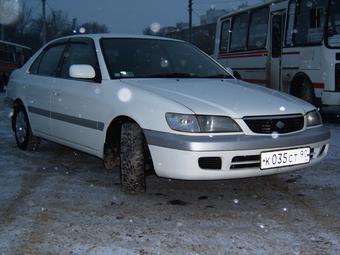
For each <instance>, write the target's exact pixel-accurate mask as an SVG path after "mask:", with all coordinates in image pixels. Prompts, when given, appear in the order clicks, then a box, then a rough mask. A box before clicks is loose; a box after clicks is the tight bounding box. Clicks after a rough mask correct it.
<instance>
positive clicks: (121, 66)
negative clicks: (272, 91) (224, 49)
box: [101, 38, 232, 79]
mask: <svg viewBox="0 0 340 255" xmlns="http://www.w3.org/2000/svg"><path fill="white" fill-rule="evenodd" d="M101 47H102V51H103V54H104V58H105V62H106V65H107V68H108V70H109V73H110V76H111V79H122V78H232V77H231V76H230V74H228V73H227V72H226V71H225V70H224V69H223V68H222V67H220V66H219V65H218V64H216V63H215V62H214V61H213V60H211V59H210V58H209V57H207V56H206V55H205V54H204V53H202V52H201V51H200V50H199V49H197V48H196V47H194V46H192V45H190V44H189V43H185V42H180V41H171V40H160V39H138V38H107V39H102V40H101Z"/></svg>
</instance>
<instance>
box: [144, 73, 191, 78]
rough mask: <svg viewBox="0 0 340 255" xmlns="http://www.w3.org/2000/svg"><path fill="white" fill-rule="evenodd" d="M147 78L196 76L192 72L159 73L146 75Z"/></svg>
mask: <svg viewBox="0 0 340 255" xmlns="http://www.w3.org/2000/svg"><path fill="white" fill-rule="evenodd" d="M145 77H147V78H196V77H197V76H196V75H194V74H192V73H157V74H150V75H148V76H145Z"/></svg>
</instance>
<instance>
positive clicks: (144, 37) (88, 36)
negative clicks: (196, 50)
mask: <svg viewBox="0 0 340 255" xmlns="http://www.w3.org/2000/svg"><path fill="white" fill-rule="evenodd" d="M71 38H91V39H93V40H95V41H97V40H100V39H102V38H129V39H153V40H165V41H178V42H181V40H177V39H172V38H167V37H160V36H151V35H133V34H109V33H107V34H77V35H69V36H64V37H60V38H57V39H54V40H52V41H51V42H49V43H48V44H50V43H53V42H58V41H59V40H65V39H71Z"/></svg>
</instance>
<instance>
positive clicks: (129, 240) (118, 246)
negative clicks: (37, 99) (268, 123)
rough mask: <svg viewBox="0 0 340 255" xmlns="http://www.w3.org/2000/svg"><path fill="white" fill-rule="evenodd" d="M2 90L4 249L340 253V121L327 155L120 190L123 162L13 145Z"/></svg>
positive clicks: (0, 245)
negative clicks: (279, 167)
mask: <svg viewBox="0 0 340 255" xmlns="http://www.w3.org/2000/svg"><path fill="white" fill-rule="evenodd" d="M3 98H4V96H3V95H0V254H340V158H339V157H340V124H339V123H327V124H326V125H327V126H328V127H329V128H330V129H331V131H332V139H331V149H330V152H329V155H328V158H327V159H326V160H325V161H324V162H323V163H322V164H320V165H318V166H316V167H312V168H307V169H304V170H301V171H297V172H293V173H289V174H281V175H274V176H267V177H261V178H249V179H241V180H225V181H208V182H194V181H174V180H168V179H161V178H158V177H156V176H149V177H148V178H147V185H148V190H147V192H146V194H143V195H135V196H129V195H126V194H123V193H122V192H121V191H120V186H119V172H118V169H117V170H116V171H113V172H107V171H105V170H104V169H103V167H102V163H101V161H100V160H99V159H97V158H95V157H92V156H89V155H87V154H84V153H81V152H78V151H74V150H72V149H69V148H66V147H63V146H60V145H57V144H54V143H51V142H46V141H45V142H43V143H42V145H41V146H40V149H39V151H36V152H24V151H20V150H19V149H17V147H16V144H15V140H14V138H13V134H12V132H11V130H10V127H9V119H8V114H9V110H8V109H5V108H4V104H3Z"/></svg>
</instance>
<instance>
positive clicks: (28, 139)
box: [13, 105, 40, 151]
mask: <svg viewBox="0 0 340 255" xmlns="http://www.w3.org/2000/svg"><path fill="white" fill-rule="evenodd" d="M13 130H14V135H15V140H16V142H17V145H18V147H19V148H20V149H22V150H31V151H35V150H36V149H37V148H38V146H39V144H40V139H39V138H38V137H35V136H34V135H33V134H32V130H31V126H30V123H29V120H28V116H27V113H26V110H25V108H24V107H23V106H22V105H19V106H18V108H17V109H15V110H14V114H13Z"/></svg>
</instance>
